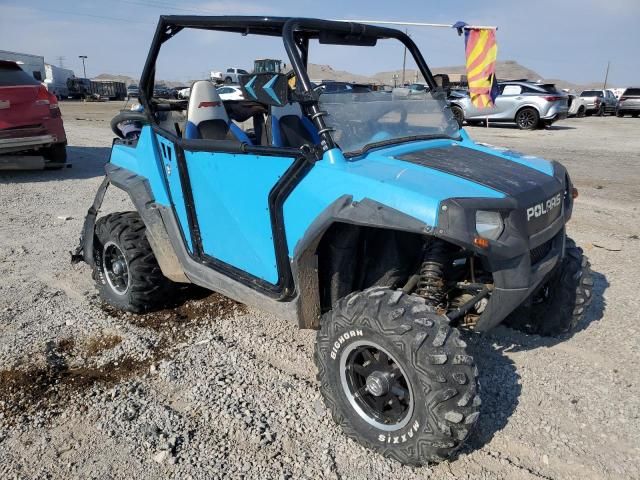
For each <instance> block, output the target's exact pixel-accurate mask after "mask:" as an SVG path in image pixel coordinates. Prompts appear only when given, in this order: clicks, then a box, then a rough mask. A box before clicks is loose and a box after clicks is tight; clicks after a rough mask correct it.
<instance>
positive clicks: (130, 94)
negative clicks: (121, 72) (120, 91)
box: [127, 85, 140, 99]
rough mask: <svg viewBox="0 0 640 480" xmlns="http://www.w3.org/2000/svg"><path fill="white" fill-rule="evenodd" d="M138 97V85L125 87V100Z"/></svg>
mask: <svg viewBox="0 0 640 480" xmlns="http://www.w3.org/2000/svg"><path fill="white" fill-rule="evenodd" d="M139 95H140V88H139V87H138V85H129V86H128V87H127V99H131V98H138V96H139Z"/></svg>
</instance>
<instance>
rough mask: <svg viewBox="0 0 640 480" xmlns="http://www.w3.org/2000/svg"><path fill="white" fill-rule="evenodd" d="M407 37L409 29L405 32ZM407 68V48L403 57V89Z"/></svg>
mask: <svg viewBox="0 0 640 480" xmlns="http://www.w3.org/2000/svg"><path fill="white" fill-rule="evenodd" d="M404 32H405V33H406V34H407V35H408V34H409V29H408V28H406V29H405V31H404ZM406 67H407V46H406V45H405V47H404V55H403V56H402V84H401V85H400V86H401V87H404V72H405V69H406Z"/></svg>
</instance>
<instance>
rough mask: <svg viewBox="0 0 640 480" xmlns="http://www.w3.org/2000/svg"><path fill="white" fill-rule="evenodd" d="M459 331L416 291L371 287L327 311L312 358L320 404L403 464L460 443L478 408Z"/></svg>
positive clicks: (443, 453)
mask: <svg viewBox="0 0 640 480" xmlns="http://www.w3.org/2000/svg"><path fill="white" fill-rule="evenodd" d="M465 347H466V344H465V343H464V342H463V341H462V339H461V338H460V333H459V332H458V330H456V329H455V328H452V327H451V326H450V325H449V323H448V321H447V320H446V318H445V317H443V316H441V315H438V314H436V313H435V312H434V310H433V309H432V308H430V307H428V306H426V305H425V303H424V301H423V300H422V299H421V298H419V297H416V296H412V295H406V294H404V293H402V292H401V291H394V290H390V289H387V288H380V287H374V288H370V289H368V290H365V291H363V292H357V293H353V294H351V295H349V296H347V297H345V298H343V299H341V300H340V301H338V302H337V303H336V305H335V306H334V308H333V310H331V311H330V312H328V313H326V314H325V315H324V317H323V319H322V323H321V328H320V331H319V332H318V336H317V342H316V350H315V361H316V365H317V367H318V380H319V381H320V391H321V393H322V396H323V398H324V401H325V404H326V406H327V407H328V408H329V410H330V411H331V414H332V416H333V418H334V420H335V421H336V423H338V424H339V425H340V426H341V427H342V429H343V430H344V432H345V433H346V435H347V436H349V437H351V438H352V439H354V440H356V441H358V442H359V443H361V444H362V445H364V446H366V447H368V448H371V449H372V450H375V451H377V452H379V453H382V454H383V455H385V456H387V457H391V458H393V459H395V460H397V461H399V462H401V463H403V464H409V465H422V464H425V463H427V462H440V461H442V460H445V459H446V458H448V457H450V456H451V455H452V454H453V453H454V452H455V451H456V450H457V449H458V448H460V447H461V446H462V444H463V442H464V440H465V439H466V438H467V436H468V435H469V432H470V431H471V430H472V428H473V427H474V425H475V423H476V421H477V419H478V416H479V407H480V397H479V396H478V395H477V393H478V382H477V368H476V366H475V363H474V360H473V357H472V356H470V355H468V354H467V351H466V348H465Z"/></svg>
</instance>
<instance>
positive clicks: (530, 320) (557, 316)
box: [507, 238, 593, 336]
mask: <svg viewBox="0 0 640 480" xmlns="http://www.w3.org/2000/svg"><path fill="white" fill-rule="evenodd" d="M592 294H593V277H592V274H591V265H590V264H589V260H588V259H587V257H586V256H585V255H584V254H583V252H582V249H581V248H580V247H578V246H577V245H576V244H575V242H574V241H573V240H571V239H570V238H567V240H566V247H565V257H564V259H563V260H562V263H561V264H560V265H559V266H558V268H557V269H556V271H555V273H554V274H553V275H552V276H551V278H550V279H549V280H547V282H546V283H545V284H544V285H543V286H542V287H541V288H540V289H539V290H538V292H537V293H536V294H534V295H533V297H532V298H531V299H530V302H529V305H528V306H523V307H520V308H518V309H517V310H516V311H515V312H513V313H512V314H511V316H510V318H509V319H508V321H507V323H508V324H510V325H511V326H512V327H514V328H517V329H518V330H522V331H525V332H527V333H534V334H538V335H543V336H557V335H562V334H564V333H569V332H572V331H574V330H575V329H576V328H577V327H578V326H579V325H580V323H581V322H582V320H583V319H584V314H585V312H586V310H587V307H588V306H589V304H590V303H591V297H592Z"/></svg>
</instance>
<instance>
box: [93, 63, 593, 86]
mask: <svg viewBox="0 0 640 480" xmlns="http://www.w3.org/2000/svg"><path fill="white" fill-rule="evenodd" d="M432 70H433V73H447V74H449V75H460V74H462V75H464V74H465V73H466V69H465V66H464V65H456V66H451V67H434V68H432ZM308 72H309V78H311V80H312V81H316V82H319V81H322V80H336V81H341V82H356V83H378V84H386V85H393V84H394V78H395V81H396V82H397V83H398V84H399V83H401V81H402V70H392V71H385V72H378V73H376V74H374V75H371V76H367V75H361V74H356V73H351V72H347V71H344V70H334V69H333V68H332V67H331V66H329V65H318V64H314V63H310V64H309V66H308ZM496 76H497V77H498V79H500V80H516V79H528V80H532V81H538V80H542V81H543V82H546V83H555V84H556V85H557V86H558V88H568V89H571V90H584V89H588V88H594V87H596V88H602V84H601V83H598V82H593V83H587V84H583V85H579V84H575V83H571V82H568V81H566V80H562V79H547V78H544V77H543V76H542V75H540V74H539V73H538V72H536V71H534V70H531V69H530V68H527V67H525V66H524V65H520V64H519V63H518V62H516V61H515V60H504V61H500V62H496ZM404 79H405V82H424V79H423V78H422V75H421V74H420V73H419V72H418V71H417V70H415V69H406V70H405V74H404ZM95 80H115V81H119V82H124V83H126V84H127V85H131V84H137V83H138V80H137V79H134V78H131V77H129V76H126V75H112V74H108V73H101V74H100V75H98V76H97V77H95ZM193 81H194V80H191V81H189V82H186V85H191V83H193ZM157 83H158V84H164V85H166V86H167V87H177V86H180V85H185V82H175V81H172V80H158V82H157Z"/></svg>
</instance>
